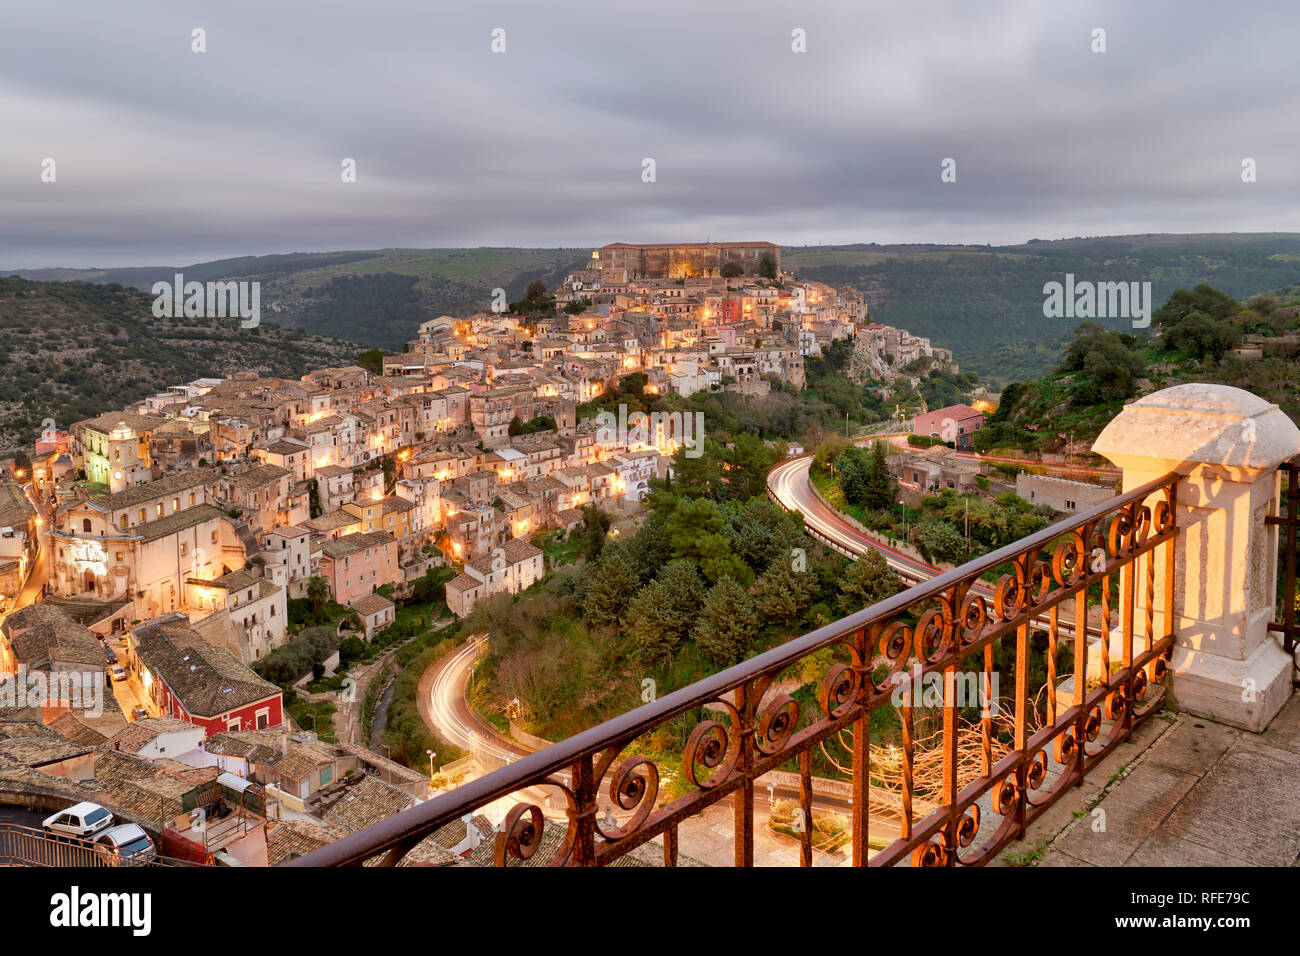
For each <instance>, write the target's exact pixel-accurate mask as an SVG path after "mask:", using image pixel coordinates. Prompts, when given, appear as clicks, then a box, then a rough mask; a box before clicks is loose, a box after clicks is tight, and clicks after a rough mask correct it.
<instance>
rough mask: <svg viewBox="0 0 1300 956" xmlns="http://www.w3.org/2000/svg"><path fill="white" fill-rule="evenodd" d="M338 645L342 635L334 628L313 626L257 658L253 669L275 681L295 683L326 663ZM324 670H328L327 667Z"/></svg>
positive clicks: (322, 669) (278, 682) (276, 682)
mask: <svg viewBox="0 0 1300 956" xmlns="http://www.w3.org/2000/svg"><path fill="white" fill-rule="evenodd" d="M337 648H338V636H337V635H336V634H335V633H334V628H332V627H310V628H308V629H307V630H305V631H303V632H302V633H301V634H299V635H298V636H297V637H295V638H294V639H293V640H291V641H289V643H287V644H284V645H282V646H281V647H277V648H276V649H275V650H273V651H272V652H271V653H270V654H267V655H266V656H265V657H264V658H262V659H261V660H260V661H256V662H255V663H254V664H253V670H254V671H255V672H256V673H257V674H259V675H261V676H262V677H264V678H265V679H266V680H269V681H270V682H271V683H273V684H280V685H286V684H292V683H293V682H294V681H296V680H297V679H298V678H300V677H302V675H303V674H306V673H307V672H308V671H312V672H314V671H315V665H317V664H322V663H323V662H324V661H325V659H326V658H327V657H329V656H330V655H331V654H333V653H334V651H335V650H336V649H337ZM321 673H322V674H323V673H324V668H323V667H322V668H321ZM316 676H317V677H319V676H320V675H319V674H317V675H316Z"/></svg>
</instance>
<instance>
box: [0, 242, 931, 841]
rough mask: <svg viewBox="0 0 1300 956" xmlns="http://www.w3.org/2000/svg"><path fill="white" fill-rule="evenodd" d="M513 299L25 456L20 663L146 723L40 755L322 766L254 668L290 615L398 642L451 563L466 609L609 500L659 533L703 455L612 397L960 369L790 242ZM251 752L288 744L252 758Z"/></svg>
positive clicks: (51, 442) (607, 259)
mask: <svg viewBox="0 0 1300 956" xmlns="http://www.w3.org/2000/svg"><path fill="white" fill-rule="evenodd" d="M494 306H495V307H493V308H488V309H485V310H484V311H482V312H479V313H476V314H474V315H470V316H464V317H451V316H439V317H435V318H431V319H429V320H427V321H425V322H423V323H421V324H420V325H419V327H418V329H417V330H416V335H415V337H414V338H413V339H411V341H410V342H409V343H407V345H406V346H405V349H404V350H403V351H402V352H401V353H398V354H392V355H382V354H370V355H369V356H363V357H362V358H363V359H365V360H366V367H363V365H360V364H358V365H351V366H346V367H338V368H321V369H316V370H314V371H311V372H309V373H308V374H305V375H303V376H302V377H301V378H300V379H297V380H291V379H285V378H267V377H262V376H260V375H259V374H257V373H255V372H247V373H239V374H234V375H231V376H230V377H228V378H224V379H220V378H200V379H196V380H193V381H189V382H183V383H162V382H160V383H158V386H159V387H158V390H157V392H156V393H154V394H152V395H149V396H148V397H146V398H144V399H143V400H141V401H139V402H136V403H134V404H132V405H129V406H128V407H125V408H121V409H112V410H106V411H105V412H103V413H102V414H100V415H97V416H95V417H93V418H90V419H86V420H83V421H77V422H72V423H68V424H67V425H66V427H47V428H46V429H45V430H44V431H43V432H42V433H41V435H40V437H39V440H38V441H37V442H36V443H35V445H34V447H33V448H32V449H31V450H30V452H27V451H24V452H23V453H20V454H18V455H15V456H13V457H12V458H9V459H7V460H5V461H4V462H3V463H2V464H3V469H4V474H5V479H4V481H3V483H0V508H2V510H3V514H0V526H3V527H4V528H5V531H4V537H3V538H0V548H3V551H2V553H0V560H3V562H4V563H3V565H2V566H0V600H2V601H3V607H4V608H5V609H6V610H8V612H9V613H8V614H7V615H6V616H5V618H4V620H3V624H0V669H2V670H3V671H5V672H6V673H9V674H15V673H18V674H22V673H24V672H40V671H42V670H45V671H49V672H51V673H53V672H56V671H58V670H59V669H60V668H66V667H68V666H75V667H76V668H81V669H85V668H89V669H90V670H92V671H94V672H95V673H97V674H103V673H106V672H112V676H113V677H115V678H116V679H118V680H119V681H120V682H122V683H121V687H119V688H115V689H116V690H118V693H117V694H116V697H117V701H118V704H119V705H120V706H121V709H122V710H123V711H124V713H125V711H126V710H127V702H130V703H132V704H133V706H132V708H131V710H132V714H131V717H132V720H133V721H135V723H129V724H126V730H119V729H116V726H115V725H114V724H112V723H111V722H110V723H109V724H107V725H105V724H104V722H103V719H102V718H101V719H100V720H98V721H92V720H87V719H81V718H78V717H77V716H76V713H75V712H73V713H71V714H69V713H68V712H67V711H68V708H67V706H66V705H67V704H68V703H69V701H66V700H64V701H62V702H60V701H58V700H54V701H52V702H51V703H52V704H53V705H54V710H53V711H50V710H49V708H48V707H47V708H45V709H44V711H43V713H44V714H45V716H46V717H49V716H50V715H51V713H54V714H58V715H59V716H58V719H57V720H47V721H45V722H44V724H43V725H42V730H41V731H40V732H39V734H37V736H38V737H40V738H41V739H43V740H45V741H46V743H45V744H42V745H41V746H42V747H52V748H54V749H56V750H57V749H59V747H61V746H65V744H61V743H59V742H57V741H54V740H53V738H51V737H50V734H51V733H54V734H57V733H58V732H59V730H60V728H61V729H62V731H63V732H66V733H68V734H71V735H72V736H73V737H75V738H78V739H79V740H81V742H83V743H84V742H86V741H87V740H89V741H91V742H93V743H100V742H102V741H108V740H110V739H112V740H114V741H115V742H114V743H112V747H113V749H114V750H121V749H122V744H121V742H120V741H116V737H117V735H118V734H120V733H128V731H129V733H128V736H130V738H131V739H130V741H128V743H129V744H130V745H131V746H132V747H136V746H138V747H142V748H143V749H144V750H148V749H149V747H151V746H153V744H154V741H155V740H156V739H157V738H158V735H159V734H161V735H172V736H175V737H176V739H177V740H184V741H186V744H185V746H186V747H187V748H197V751H200V752H203V753H206V754H207V755H208V756H207V757H204V758H203V759H202V760H200V763H204V762H205V761H206V762H209V763H211V762H215V763H221V764H222V765H223V766H225V765H226V764H227V763H228V762H229V761H226V760H216V759H215V758H213V757H212V755H213V754H214V753H223V754H226V755H229V754H231V753H236V752H241V748H242V750H244V751H255V750H256V748H257V746H262V747H264V748H265V747H269V748H271V750H272V751H274V750H275V748H276V747H279V748H280V749H281V750H282V751H283V752H284V753H285V754H287V753H289V751H290V750H293V749H296V750H302V751H304V752H307V756H308V757H311V756H312V754H315V756H316V757H319V756H320V753H317V752H316V751H314V750H313V749H312V748H313V747H316V746H317V745H315V744H312V743H311V740H312V739H314V736H313V735H310V734H309V735H306V736H305V737H303V736H294V737H292V738H291V737H290V736H288V734H289V733H290V731H291V730H293V728H292V726H291V723H290V721H289V718H288V708H287V706H286V705H285V702H284V700H283V699H282V692H281V687H279V686H277V685H276V684H274V683H272V682H270V681H268V680H266V679H264V678H263V677H262V676H259V674H258V673H257V672H256V671H255V670H254V669H253V666H254V665H258V664H259V662H262V661H264V660H265V659H266V658H267V656H268V655H270V654H271V653H272V652H273V651H275V650H276V649H277V648H280V647H282V646H284V645H285V644H286V642H288V641H290V640H291V639H292V638H293V637H294V632H295V630H297V629H296V628H295V627H294V626H293V625H292V624H291V616H292V615H291V610H290V602H291V601H300V602H301V601H302V599H307V598H310V599H312V600H313V601H328V602H333V604H335V605H338V606H339V607H341V608H342V609H344V610H346V611H347V612H348V613H349V616H350V617H352V619H353V620H355V621H356V622H358V623H359V625H360V631H359V633H360V634H361V635H363V636H364V638H365V639H371V638H373V637H374V636H375V635H376V634H379V633H381V632H383V631H384V630H385V629H386V628H387V627H389V626H391V625H392V624H393V622H394V621H395V619H396V605H395V601H400V600H401V599H402V598H403V597H404V596H409V595H410V593H411V591H412V588H414V587H415V586H417V585H418V583H419V582H420V581H422V580H428V576H429V575H430V573H431V572H432V571H433V570H434V569H445V571H444V572H443V577H442V578H441V580H445V599H446V605H447V608H448V610H449V611H450V612H451V614H453V615H456V616H458V617H463V616H464V615H466V614H468V613H469V612H470V611H471V610H472V609H473V607H474V606H475V604H476V603H478V602H479V601H481V600H483V599H484V598H486V597H488V596H490V595H492V594H495V593H499V592H501V591H509V592H512V593H513V592H518V591H521V590H523V589H525V588H527V587H529V586H530V585H531V584H533V583H534V582H536V581H538V580H539V579H541V578H542V577H543V576H544V575H545V573H546V572H547V570H548V568H547V562H546V560H545V558H544V555H543V551H542V550H541V549H540V548H539V547H537V545H536V544H534V543H533V541H534V540H536V536H537V535H538V534H539V532H549V531H559V532H568V531H572V530H573V529H574V528H577V527H579V526H580V525H582V524H583V522H584V510H583V509H584V508H589V507H590V506H595V507H597V508H599V509H600V510H601V511H603V512H605V513H608V514H611V515H613V516H615V517H618V516H623V515H634V514H636V513H637V512H638V511H639V510H640V508H641V502H642V501H643V499H644V498H645V496H646V495H647V494H648V492H649V491H650V488H651V484H650V483H651V481H652V480H653V479H656V478H664V477H665V476H668V475H669V474H670V473H671V471H672V467H673V461H674V459H673V455H674V453H676V452H677V451H678V450H679V449H682V448H683V446H684V444H685V445H687V446H689V443H690V441H691V439H692V437H693V436H692V435H690V434H689V433H685V434H684V433H683V429H687V430H689V428H690V421H689V416H686V417H685V419H684V418H683V416H680V415H679V416H677V420H676V422H675V423H673V422H670V423H668V425H667V427H662V426H660V427H655V428H649V429H637V428H629V427H627V423H626V417H624V419H623V420H622V421H621V422H620V423H619V424H618V425H617V426H612V425H611V426H606V427H602V424H601V420H600V418H599V416H598V415H597V414H596V406H595V405H594V404H593V401H594V400H595V399H597V398H600V397H601V396H603V395H604V394H605V393H606V392H607V390H613V389H617V387H618V385H619V383H620V381H622V380H624V379H625V378H626V377H627V376H636V375H640V376H643V384H642V385H641V388H642V390H643V393H644V394H645V395H648V396H662V397H667V396H678V397H680V398H681V399H687V398H689V397H690V396H692V395H694V394H696V393H699V392H720V393H725V392H739V393H741V394H744V395H760V396H761V395H763V394H765V393H767V392H768V391H769V390H771V389H772V388H774V387H778V388H792V389H794V390H799V389H802V388H803V387H804V385H805V370H804V363H805V361H806V360H809V359H812V358H816V357H818V356H821V355H822V354H823V352H824V350H827V349H829V348H830V347H832V346H833V345H835V344H836V343H838V342H846V344H847V343H851V342H852V341H853V340H854V339H855V338H858V336H859V334H861V337H860V338H858V341H859V343H860V344H859V346H858V349H857V351H856V352H855V353H854V354H855V355H857V356H859V357H861V356H863V355H870V356H873V358H872V359H871V360H870V361H869V362H867V365H869V366H870V367H871V368H872V369H874V377H875V379H876V380H879V381H890V380H892V379H893V378H894V377H897V373H898V371H899V370H901V369H902V368H903V367H904V366H905V365H907V364H908V363H911V362H914V361H915V360H916V359H918V358H923V357H924V358H932V359H936V360H938V361H940V362H944V361H950V360H951V356H950V355H948V354H946V353H943V352H942V350H934V349H932V348H931V347H930V344H929V342H928V340H924V339H919V338H918V337H915V336H911V335H909V334H908V333H906V332H905V331H903V330H897V329H887V328H885V327H883V326H879V325H876V324H873V323H871V322H870V319H869V315H868V310H867V303H866V301H865V300H864V299H863V298H862V297H861V296H860V295H859V294H857V293H856V292H855V291H853V290H852V289H835V288H832V287H830V286H827V285H824V284H821V283H815V282H800V281H797V280H795V279H794V278H793V277H791V276H788V275H785V274H783V273H782V272H781V269H780V249H779V248H778V247H777V246H775V245H772V244H770V243H711V244H703V245H695V246H643V245H642V246H636V245H628V244H625V243H615V244H613V245H610V246H606V247H604V248H602V249H598V250H595V251H593V253H592V258H591V261H590V263H589V264H588V266H587V267H586V268H584V269H582V270H579V271H576V272H573V273H571V274H569V275H568V276H567V277H566V278H565V279H564V281H563V283H562V284H561V285H560V286H559V288H558V289H555V290H547V289H545V288H536V287H534V288H531V289H530V290H529V293H528V296H527V297H526V298H525V299H524V300H523V301H522V302H517V303H507V304H503V303H494ZM864 350H865V351H864ZM954 367H955V366H954ZM890 371H893V372H895V374H894V375H890V374H889V372H890ZM861 377H864V379H865V380H868V381H870V380H872V377H873V376H872V374H871V373H864V374H863V375H862V376H861ZM688 453H689V451H688ZM322 592H323V593H322ZM92 635H94V636H92ZM96 637H98V638H100V640H101V641H103V642H104V646H108V645H109V644H111V643H112V642H113V641H115V640H116V641H120V646H122V647H123V649H124V658H125V659H124V660H122V661H121V662H120V663H116V659H117V655H116V654H113V653H111V652H110V653H109V654H107V655H105V654H103V653H101V648H100V647H99V646H98V645H97V641H96V639H95V638H96ZM108 658H113V660H112V661H109V660H108ZM106 661H107V663H106ZM118 668H121V669H122V670H121V671H118V670H117V669H118ZM196 668H197V670H196ZM218 685H221V686H218ZM5 703H6V702H4V701H0V713H5V711H4V709H3V708H4V705H5ZM15 703H17V704H21V702H10V705H11V707H12V706H13V705H14V704H15ZM60 703H62V704H63V705H64V706H62V709H60V707H59V706H58V705H59V704H60ZM108 703H109V710H110V714H109V718H114V717H115V713H114V712H113V711H114V708H113V706H112V705H113V699H112V697H110V699H109V701H108ZM20 712H21V708H19V709H18V711H13V710H11V711H9V712H8V713H9V717H10V718H13V719H17V717H18V716H19V715H20ZM28 716H30V714H29V715H28ZM59 721H61V723H59ZM160 721H161V722H165V723H156V722H160ZM178 722H184V724H183V725H182V724H179V723H178ZM155 723H156V726H155ZM117 726H120V723H119V725H117ZM133 727H134V728H138V730H132V729H131V728H133ZM150 727H153V728H154V730H157V731H158V733H157V734H153V733H152V731H150V732H146V731H149V728H150ZM186 727H194V728H197V731H198V732H199V733H198V736H196V737H195V739H194V741H190V740H189V736H190V732H189V730H187V729H186ZM244 733H253V734H255V735H256V734H265V735H270V736H269V737H267V738H266V739H260V738H258V739H250V740H248V741H244V742H243V743H242V744H237V743H236V742H234V741H235V740H236V739H238V735H239V734H244ZM231 735H235V737H234V738H232V737H231ZM137 737H138V738H139V740H137V739H136V738H137ZM101 738H102V740H101ZM277 740H278V741H279V743H276V741H277ZM204 741H206V744H205V743H204ZM321 746H323V745H321ZM223 748H224V749H223ZM232 748H233V749H232ZM38 749H39V748H38ZM327 750H328V748H326V749H325V750H322V751H320V752H321V753H324V752H326V751H327ZM354 750H355V751H356V753H354V754H353V755H352V756H351V757H349V761H350V764H351V765H356V766H358V767H359V766H362V765H365V766H367V767H369V768H370V769H371V770H372V771H373V770H374V768H375V767H376V766H379V765H380V764H376V763H374V761H380V762H381V763H383V764H384V765H385V766H386V768H387V769H386V772H387V773H388V774H389V776H390V777H392V776H393V774H397V777H398V778H400V779H404V780H405V783H406V785H407V789H408V790H409V789H410V786H412V785H413V780H414V777H412V775H411V773H410V772H409V771H405V770H404V768H403V769H400V770H399V769H395V768H396V764H392V765H388V763H387V762H386V761H383V758H380V757H378V755H375V754H371V753H370V752H369V751H366V750H365V748H364V747H360V748H354ZM42 752H44V751H42ZM300 756H301V754H300ZM123 759H124V758H123ZM268 759H269V758H268ZM281 759H283V755H281ZM330 759H331V761H333V760H334V758H330ZM368 761H369V763H368ZM2 769H4V768H3V767H0V770H2ZM11 769H14V770H21V771H22V772H23V773H39V771H38V770H37V769H35V765H32V764H30V762H29V763H28V764H27V765H26V766H24V767H14V768H11ZM331 773H332V771H331ZM402 773H405V775H406V776H405V777H402ZM416 776H418V775H416ZM317 779H318V783H319V782H320V781H319V778H317ZM281 782H283V780H282V781H281ZM280 796H281V798H283V793H281V794H280ZM390 796H391V794H390ZM398 802H403V801H402V800H398ZM336 835H337V834H336ZM272 855H274V854H272Z"/></svg>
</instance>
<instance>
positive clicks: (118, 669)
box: [108, 664, 126, 680]
mask: <svg viewBox="0 0 1300 956" xmlns="http://www.w3.org/2000/svg"><path fill="white" fill-rule="evenodd" d="M108 672H109V673H110V674H112V675H113V680H126V670H125V668H123V667H122V665H121V664H114V665H113V666H112V667H110V668H109V669H108Z"/></svg>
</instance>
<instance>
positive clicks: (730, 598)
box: [693, 577, 758, 666]
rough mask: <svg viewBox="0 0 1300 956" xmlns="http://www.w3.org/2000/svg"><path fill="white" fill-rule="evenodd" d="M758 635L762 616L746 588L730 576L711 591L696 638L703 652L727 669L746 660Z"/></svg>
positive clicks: (705, 603) (701, 614)
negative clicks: (759, 618) (757, 611)
mask: <svg viewBox="0 0 1300 956" xmlns="http://www.w3.org/2000/svg"><path fill="white" fill-rule="evenodd" d="M757 633H758V615H757V614H756V613H755V611H754V605H753V602H752V601H751V600H750V599H749V595H748V594H746V593H745V589H744V588H742V587H741V586H740V585H739V584H737V583H736V582H735V581H733V580H732V579H731V578H729V577H724V578H721V579H720V580H719V581H718V583H717V584H715V585H714V586H713V587H712V588H710V589H709V593H708V596H707V597H705V599H704V608H703V610H702V611H701V612H700V620H699V623H698V624H696V625H695V630H694V632H693V636H694V638H695V643H696V644H697V645H698V646H699V649H700V653H701V654H703V655H704V656H705V657H706V658H708V659H709V660H710V661H712V662H713V663H715V664H719V665H722V666H726V665H729V664H734V663H736V662H737V661H740V660H743V659H744V658H745V657H746V656H747V655H748V654H749V650H750V647H751V646H752V645H753V642H754V636H755V635H756V634H757Z"/></svg>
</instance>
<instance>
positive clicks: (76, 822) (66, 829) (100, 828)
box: [41, 802, 113, 840]
mask: <svg viewBox="0 0 1300 956" xmlns="http://www.w3.org/2000/svg"><path fill="white" fill-rule="evenodd" d="M112 825H113V814H111V813H109V812H108V811H107V810H105V809H104V808H103V807H101V806H100V805H99V804H98V803H89V802H87V803H78V804H75V805H73V806H71V807H68V809H66V810H60V811H59V812H58V813H56V814H54V815H53V816H49V817H46V818H45V820H44V821H42V823H41V829H42V830H44V831H45V832H46V833H52V834H56V835H58V836H70V837H80V838H81V839H83V840H84V839H89V838H90V837H93V836H94V835H95V834H97V833H102V832H104V831H105V830H107V829H108V828H109V827H111V826H112Z"/></svg>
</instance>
